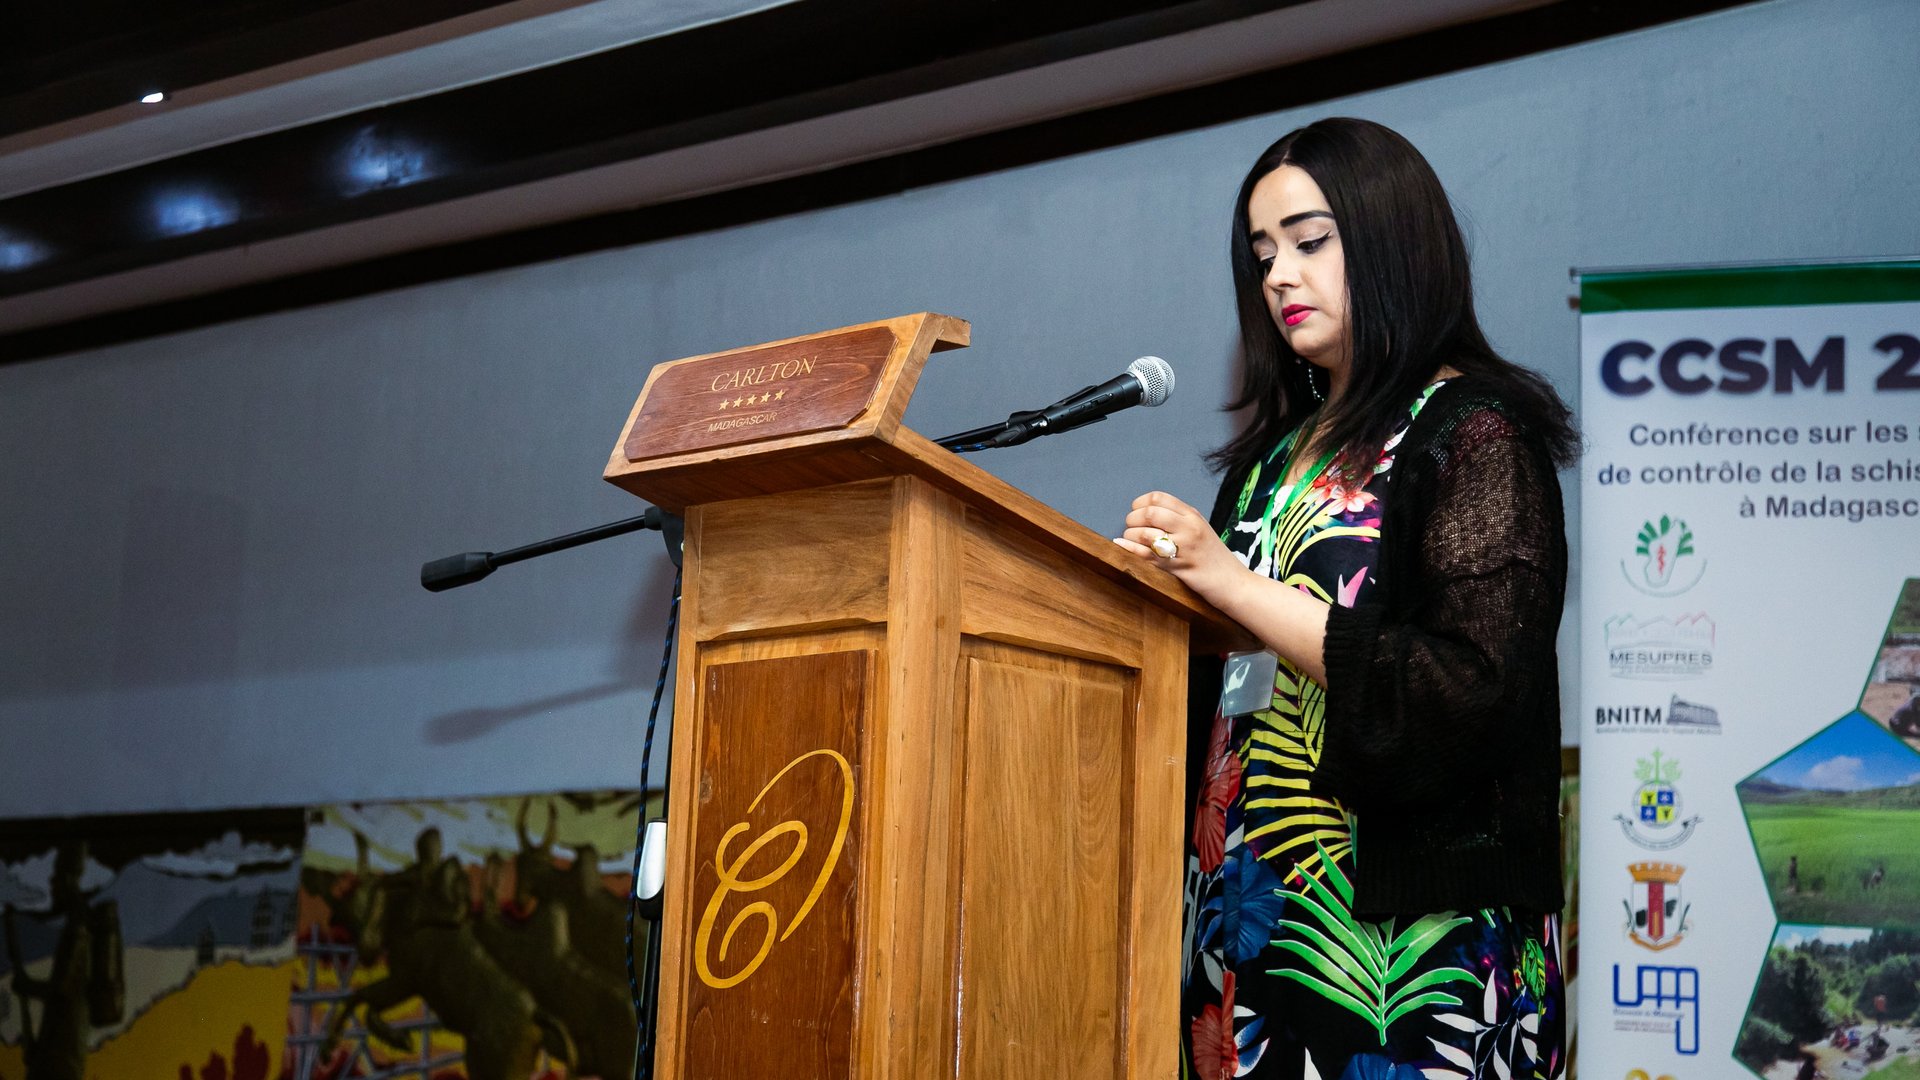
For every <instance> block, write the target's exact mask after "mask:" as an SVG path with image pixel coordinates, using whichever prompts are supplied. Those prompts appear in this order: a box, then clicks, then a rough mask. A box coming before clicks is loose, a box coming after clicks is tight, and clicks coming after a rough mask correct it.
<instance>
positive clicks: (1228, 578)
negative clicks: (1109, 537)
mask: <svg viewBox="0 0 1920 1080" xmlns="http://www.w3.org/2000/svg"><path fill="white" fill-rule="evenodd" d="M1162 537H1165V538H1166V541H1162V540H1161V538H1162ZM1167 541H1171V544H1169V543H1167ZM1113 542H1114V543H1116V544H1119V545H1120V546H1121V547H1123V548H1125V549H1127V550H1128V551H1130V552H1132V553H1134V554H1135V555H1138V556H1140V557H1141V558H1143V559H1146V560H1148V561H1150V562H1154V563H1158V564H1159V565H1160V566H1162V567H1164V568H1165V569H1166V570H1168V571H1169V572H1171V573H1172V574H1173V576H1174V577H1177V578H1179V579H1180V580H1181V581H1182V582H1184V583H1186V585H1187V587H1188V588H1190V589H1192V590H1193V591H1194V592H1197V593H1199V594H1200V595H1201V596H1204V597H1206V598H1207V600H1208V601H1209V602H1210V603H1212V604H1213V605H1214V606H1215V607H1218V606H1220V600H1219V597H1220V596H1221V595H1223V594H1224V593H1225V592H1226V591H1227V590H1229V589H1231V588H1232V586H1233V583H1234V580H1235V579H1236V578H1237V577H1241V576H1245V575H1247V574H1249V571H1248V570H1247V568H1246V567H1245V566H1244V565H1242V564H1241V562H1240V560H1239V559H1237V558H1235V557H1234V554H1233V552H1231V551H1228V550H1227V545H1225V544H1223V543H1221V542H1220V537H1219V536H1217V535H1215V533H1214V531H1213V526H1212V525H1210V524H1208V522H1207V518H1206V515H1205V514H1202V513H1201V512H1200V511H1198V510H1195V509H1194V508H1193V507H1191V506H1188V505H1187V504H1186V503H1183V502H1181V501H1180V500H1179V499H1176V498H1174V497H1173V496H1171V495H1169V494H1167V493H1166V492H1164V491H1149V492H1147V493H1146V494H1145V495H1142V496H1140V497H1139V498H1137V499H1135V500H1133V508H1132V509H1131V510H1130V511H1129V512H1128V513H1127V529H1126V531H1125V532H1123V533H1121V534H1120V535H1119V536H1118V537H1116V538H1115V539H1114V541H1113ZM1156 542H1159V544H1160V547H1159V549H1157V550H1156V549H1155V547H1154V544H1155V543H1156ZM1169 552H1171V554H1169Z"/></svg>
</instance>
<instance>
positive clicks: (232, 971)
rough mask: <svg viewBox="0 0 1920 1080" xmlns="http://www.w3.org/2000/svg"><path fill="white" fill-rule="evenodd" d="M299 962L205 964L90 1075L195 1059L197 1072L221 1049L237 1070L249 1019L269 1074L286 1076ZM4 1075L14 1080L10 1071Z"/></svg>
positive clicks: (176, 1066) (99, 1078)
mask: <svg viewBox="0 0 1920 1080" xmlns="http://www.w3.org/2000/svg"><path fill="white" fill-rule="evenodd" d="M298 963H299V962H298V961H297V960H288V961H287V962H285V963H282V964H279V965H276V966H273V967H254V966H252V965H248V964H243V963H241V962H240V961H238V960H228V961H226V962H224V963H220V964H215V965H213V966H212V967H206V968H201V969H200V970H199V971H197V972H195V973H194V975H193V978H192V980H191V981H189V982H188V983H187V985H186V986H184V987H181V988H180V989H179V990H178V991H176V992H174V993H171V994H168V995H166V996H165V997H162V998H160V999H158V1000H156V1001H155V1002H154V1003H153V1004H152V1005H151V1006H149V1007H148V1008H147V1011H146V1012H145V1013H144V1014H143V1015H141V1016H140V1018H139V1019H137V1020H135V1021H134V1022H133V1024H132V1026H130V1027H129V1028H127V1030H126V1031H124V1032H122V1033H120V1034H119V1035H117V1036H115V1037H113V1038H112V1039H109V1040H108V1041H107V1042H106V1043H105V1044H103V1045H101V1046H99V1047H97V1048H96V1049H95V1050H94V1051H93V1053H91V1054H89V1055H87V1077H88V1080H118V1078H123V1077H138V1076H157V1077H162V1078H165V1077H172V1076H176V1075H177V1074H178V1073H179V1070H180V1066H182V1065H188V1064H190V1065H192V1066H193V1070H194V1074H195V1075H198V1074H199V1071H200V1067H201V1066H203V1065H205V1064H206V1063H207V1059H208V1058H209V1057H211V1056H212V1055H213V1054H216V1053H217V1054H219V1055H220V1056H221V1057H223V1058H225V1059H227V1066H228V1068H229V1070H231V1068H232V1066H233V1042H234V1039H235V1037H237V1036H238V1035H239V1034H240V1029H241V1028H242V1027H246V1026H249V1025H251V1026H252V1028H253V1037H254V1039H255V1040H257V1041H259V1042H262V1043H265V1044H266V1047H267V1055H268V1061H267V1075H268V1076H279V1075H280V1054H281V1051H282V1050H283V1049H285V1047H286V1038H287V1009H288V1005H289V1003H290V1001H291V997H292V989H293V980H294V978H295V976H296V969H297V967H298ZM4 1060H5V1059H4V1058H0V1062H3V1061H4ZM23 1071H24V1070H23ZM228 1075H232V1074H231V1072H229V1074H228ZM0 1076H5V1077H6V1080H13V1076H12V1075H9V1074H7V1073H6V1072H4V1070H0Z"/></svg>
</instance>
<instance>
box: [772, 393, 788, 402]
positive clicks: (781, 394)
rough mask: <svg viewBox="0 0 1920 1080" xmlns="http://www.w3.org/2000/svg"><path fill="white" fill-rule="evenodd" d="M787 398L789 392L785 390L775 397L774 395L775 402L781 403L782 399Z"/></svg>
mask: <svg viewBox="0 0 1920 1080" xmlns="http://www.w3.org/2000/svg"><path fill="white" fill-rule="evenodd" d="M786 396H787V392H786V391H785V390H782V391H780V392H779V393H777V394H775V395H773V400H775V401H779V400H780V399H781V398H783V397H786Z"/></svg>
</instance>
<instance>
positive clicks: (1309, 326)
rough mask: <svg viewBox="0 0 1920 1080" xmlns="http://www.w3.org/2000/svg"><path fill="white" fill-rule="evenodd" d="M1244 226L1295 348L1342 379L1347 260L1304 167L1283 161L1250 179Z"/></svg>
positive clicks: (1347, 332) (1278, 322) (1276, 314)
mask: <svg viewBox="0 0 1920 1080" xmlns="http://www.w3.org/2000/svg"><path fill="white" fill-rule="evenodd" d="M1247 232H1248V234H1249V236H1250V237H1251V239H1252V242H1253V256H1254V258H1255V259H1257V260H1258V261H1259V263H1260V266H1261V269H1262V271H1263V272H1264V276H1263V278H1262V280H1261V292H1262V293H1263V294H1264V296H1265V298H1266V301H1267V311H1268V313H1270V314H1271V315H1272V316H1273V323H1274V325H1275V326H1277V327H1279V328H1280V335H1281V336H1282V337H1283V338H1285V339H1286V341H1287V344H1288V346H1290V347H1291V348H1292V349H1293V351H1294V352H1296V353H1299V354H1300V355H1301V356H1303V357H1305V358H1306V359H1307V360H1308V361H1309V362H1311V363H1313V364H1314V365H1315V366H1317V367H1322V368H1326V369H1327V370H1328V371H1329V373H1330V374H1331V375H1332V381H1333V383H1334V385H1335V386H1336V387H1337V386H1339V385H1340V384H1341V383H1343V382H1344V381H1345V378H1344V377H1345V375H1346V365H1347V354H1348V339H1349V338H1350V336H1351V325H1350V324H1349V323H1348V321H1347V261H1346V256H1345V255H1344V254H1343V253H1342V252H1341V249H1340V232H1339V230H1338V229H1337V228H1336V227H1335V223H1334V220H1333V211H1332V210H1330V209H1328V208H1327V197H1326V196H1325V195H1323V194H1321V192H1320V185H1319V184H1316V183H1314V182H1313V177H1311V176H1308V175H1307V172H1306V170H1305V169H1302V168H1300V167H1299V166H1297V165H1282V166H1280V167H1279V168H1277V169H1275V170H1273V171H1272V172H1270V173H1268V174H1267V175H1265V176H1263V177H1261V178H1260V180H1259V182H1257V183H1255V184H1254V185H1253V193H1252V196H1251V197H1250V198H1249V199H1248V200H1247Z"/></svg>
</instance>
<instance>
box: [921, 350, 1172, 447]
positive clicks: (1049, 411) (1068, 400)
mask: <svg viewBox="0 0 1920 1080" xmlns="http://www.w3.org/2000/svg"><path fill="white" fill-rule="evenodd" d="M1172 394H1173V365H1171V364H1169V363H1167V362H1166V361H1165V360H1162V359H1160V358H1159V357H1157V356H1143V357H1141V358H1140V359H1138V360H1135V361H1134V362H1133V363H1131V364H1128V365H1127V370H1126V372H1125V373H1124V374H1121V375H1116V376H1114V377H1113V378H1111V379H1108V380H1107V381H1106V382H1103V383H1101V384H1100V385H1098V386H1089V387H1086V388H1085V389H1082V390H1079V391H1076V392H1074V393H1072V394H1069V395H1067V396H1066V397H1064V398H1062V399H1060V400H1059V401H1056V402H1054V403H1053V404H1052V405H1049V406H1047V407H1046V408H1044V409H1037V410H1033V411H1029V412H1017V413H1014V414H1013V415H1011V416H1009V417H1007V420H1006V422H1005V423H1003V424H991V425H988V426H987V427H983V428H974V429H973V430H972V431H963V432H961V433H960V434H958V435H949V436H947V437H946V438H944V439H941V440H939V444H940V445H941V446H944V447H946V448H947V449H949V450H952V451H954V452H956V453H966V452H968V451H970V450H985V449H988V448H990V447H1001V446H1018V445H1020V444H1021V443H1024V442H1027V441H1029V440H1032V439H1036V438H1039V437H1040V436H1042V435H1058V434H1059V433H1060V432H1063V431H1072V430H1073V429H1074V428H1078V427H1085V426H1086V425H1088V424H1091V423H1095V422H1096V421H1100V420H1104V419H1106V418H1107V417H1108V416H1109V415H1110V414H1112V413H1117V412H1119V411H1120V410H1122V409H1131V408H1133V407H1134V406H1135V405H1145V406H1147V407H1148V408H1152V407H1153V406H1155V405H1159V404H1161V403H1162V402H1164V401H1166V400H1167V398H1169V397H1171V396H1172Z"/></svg>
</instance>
